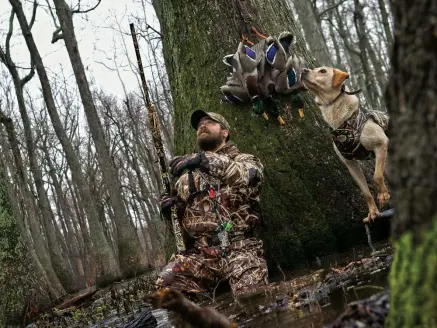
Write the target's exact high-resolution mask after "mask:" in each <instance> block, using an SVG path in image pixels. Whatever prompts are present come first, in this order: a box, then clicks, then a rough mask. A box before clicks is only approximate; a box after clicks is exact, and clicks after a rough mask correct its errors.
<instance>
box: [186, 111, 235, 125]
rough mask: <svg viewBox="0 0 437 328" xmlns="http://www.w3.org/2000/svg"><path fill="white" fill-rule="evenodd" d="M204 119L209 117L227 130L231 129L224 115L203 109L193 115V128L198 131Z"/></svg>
mask: <svg viewBox="0 0 437 328" xmlns="http://www.w3.org/2000/svg"><path fill="white" fill-rule="evenodd" d="M204 117H209V118H210V119H211V120H213V121H215V122H217V123H220V124H221V125H222V126H223V127H224V128H225V129H226V130H230V129H231V127H230V126H229V123H228V121H226V119H225V118H224V117H223V116H222V115H220V114H217V113H213V112H205V111H204V110H202V109H198V110H196V111H194V112H193V114H191V126H192V127H193V128H194V129H195V130H197V127H198V126H199V122H200V120H201V119H202V118H204Z"/></svg>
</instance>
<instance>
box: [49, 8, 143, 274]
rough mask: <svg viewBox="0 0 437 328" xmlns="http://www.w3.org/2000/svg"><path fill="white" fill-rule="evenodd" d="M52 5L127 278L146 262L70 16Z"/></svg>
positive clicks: (70, 13)
mask: <svg viewBox="0 0 437 328" xmlns="http://www.w3.org/2000/svg"><path fill="white" fill-rule="evenodd" d="M54 4H55V7H56V14H57V16H58V19H59V24H60V26H61V30H62V35H63V39H64V41H65V46H66V48H67V52H68V55H69V57H70V62H71V66H72V68H73V72H74V75H75V77H76V82H77V85H78V88H79V93H80V97H81V99H82V104H83V107H84V110H85V115H86V118H87V121H88V125H89V127H90V131H91V135H92V137H93V141H94V144H95V146H96V151H97V159H98V161H99V165H100V169H101V171H102V174H103V177H104V181H105V185H106V186H107V188H108V193H109V195H110V201H111V205H112V208H113V210H114V214H115V220H116V223H117V224H116V225H117V236H118V238H117V240H118V248H119V262H120V267H121V269H122V271H123V273H125V274H127V275H131V274H135V272H136V271H137V270H138V269H142V268H144V267H145V266H146V265H147V261H145V256H144V254H143V252H142V249H141V245H140V242H139V239H138V236H137V235H136V232H135V229H134V226H133V224H132V222H131V220H130V218H129V216H128V212H127V210H126V207H125V206H124V203H123V196H122V194H121V188H120V182H119V180H118V178H117V171H116V169H115V166H114V162H113V160H112V159H111V156H110V154H109V148H108V145H107V144H106V141H105V137H104V133H103V129H102V125H101V123H100V120H99V117H98V115H97V111H96V108H95V105H94V101H93V98H92V94H91V90H90V88H89V84H88V81H87V77H86V75H85V68H84V66H83V63H82V59H81V57H80V53H79V47H78V44H77V41H76V35H75V32H74V26H73V13H72V10H71V9H70V7H69V6H68V5H67V3H66V2H65V1H64V0H54Z"/></svg>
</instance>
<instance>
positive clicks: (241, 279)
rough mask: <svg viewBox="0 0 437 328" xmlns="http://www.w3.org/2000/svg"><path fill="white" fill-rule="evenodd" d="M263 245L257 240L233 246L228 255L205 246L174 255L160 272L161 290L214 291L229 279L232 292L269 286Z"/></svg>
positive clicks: (159, 283)
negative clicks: (184, 253) (251, 287)
mask: <svg viewBox="0 0 437 328" xmlns="http://www.w3.org/2000/svg"><path fill="white" fill-rule="evenodd" d="M263 255H264V254H263V244H262V241H261V240H259V239H257V238H249V239H245V240H242V241H237V242H235V243H232V244H231V245H230V246H229V247H227V248H226V256H224V254H223V251H222V249H221V248H220V247H210V248H207V247H204V248H202V249H201V250H200V251H199V252H192V253H191V254H188V255H180V254H174V255H173V256H172V258H171V259H170V262H169V263H168V264H167V265H166V266H165V268H164V270H163V271H162V272H161V273H160V275H159V277H158V280H157V285H158V288H168V287H172V288H175V289H178V290H182V291H185V292H188V293H205V292H212V291H213V290H214V288H215V287H216V286H217V285H218V284H219V282H221V281H222V280H228V281H229V285H230V286H231V289H232V292H233V293H234V294H237V293H238V292H239V291H242V290H243V288H245V287H250V286H256V285H262V284H266V283H267V263H266V261H265V260H264V258H263Z"/></svg>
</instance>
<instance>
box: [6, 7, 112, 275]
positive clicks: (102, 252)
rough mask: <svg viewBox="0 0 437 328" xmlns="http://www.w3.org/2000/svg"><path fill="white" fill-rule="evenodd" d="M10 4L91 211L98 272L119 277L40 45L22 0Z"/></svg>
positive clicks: (74, 175) (90, 217)
mask: <svg viewBox="0 0 437 328" xmlns="http://www.w3.org/2000/svg"><path fill="white" fill-rule="evenodd" d="M10 3H11V5H12V7H13V9H14V12H15V14H16V15H17V19H18V22H19V23H20V27H21V29H22V31H23V37H24V39H25V41H26V45H27V47H28V49H29V52H30V55H31V57H32V60H33V62H34V64H35V67H36V71H37V73H38V76H39V79H40V82H41V86H42V92H43V96H44V101H45V104H46V107H47V110H48V113H49V116H50V119H51V121H52V124H53V128H54V130H55V132H56V135H57V137H58V139H59V141H60V142H61V145H62V148H63V150H64V152H65V155H66V158H67V162H68V165H69V167H70V170H71V174H72V178H73V180H74V183H75V185H76V186H77V188H78V190H79V192H80V195H81V200H82V203H83V204H84V208H85V212H86V213H87V219H88V223H89V225H90V232H91V238H92V240H93V246H94V247H93V251H94V253H93V255H94V258H95V261H96V263H97V264H98V266H99V268H100V272H98V274H99V275H100V276H99V277H100V278H101V279H111V280H112V279H115V278H116V277H118V276H119V274H120V271H119V264H118V261H117V260H116V259H115V256H114V254H113V252H112V251H111V248H110V247H109V245H108V243H107V241H106V239H105V236H104V235H103V232H102V227H101V224H100V223H99V221H98V219H97V214H96V213H97V211H96V209H95V205H94V204H93V202H92V198H91V195H90V193H89V190H88V189H87V188H86V187H85V181H84V179H83V176H82V169H81V165H80V163H79V161H78V158H77V156H76V154H75V151H74V149H73V147H72V144H71V142H70V140H69V139H68V136H67V135H66V133H65V131H64V129H63V127H62V123H61V120H60V118H59V114H58V112H57V109H56V106H55V102H54V99H53V94H52V89H51V86H50V81H49V79H48V76H47V72H46V69H45V67H44V63H43V61H42V58H41V55H40V53H39V51H38V48H37V47H36V44H35V41H34V38H33V36H32V33H31V32H30V26H29V24H28V22H27V19H26V16H25V14H24V11H23V8H22V5H21V2H20V1H19V0H10Z"/></svg>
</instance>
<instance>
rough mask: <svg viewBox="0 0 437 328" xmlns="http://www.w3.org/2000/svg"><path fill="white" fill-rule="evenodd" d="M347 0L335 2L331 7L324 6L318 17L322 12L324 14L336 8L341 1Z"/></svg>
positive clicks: (343, 0)
mask: <svg viewBox="0 0 437 328" xmlns="http://www.w3.org/2000/svg"><path fill="white" fill-rule="evenodd" d="M346 1H347V0H341V1H340V2H339V3H336V4H334V5H332V6H331V7H328V8H326V9H325V10H323V11H322V12H321V13H320V14H319V18H321V17H322V16H323V15H324V14H326V13H327V12H329V11H331V10H333V9H335V8H337V7H338V6H340V5H341V4H342V3H344V2H346Z"/></svg>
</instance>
